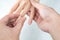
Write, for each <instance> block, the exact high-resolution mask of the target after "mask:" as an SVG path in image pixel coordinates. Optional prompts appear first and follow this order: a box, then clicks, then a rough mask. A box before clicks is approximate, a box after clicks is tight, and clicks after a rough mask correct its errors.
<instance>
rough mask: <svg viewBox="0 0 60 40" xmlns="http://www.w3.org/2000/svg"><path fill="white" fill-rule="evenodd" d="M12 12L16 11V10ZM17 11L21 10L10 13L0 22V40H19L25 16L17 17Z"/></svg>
mask: <svg viewBox="0 0 60 40" xmlns="http://www.w3.org/2000/svg"><path fill="white" fill-rule="evenodd" d="M13 9H14V8H13ZM14 10H15V11H16V9H14ZM19 10H21V9H18V10H17V11H16V12H15V11H13V10H12V11H10V14H8V15H6V16H5V17H4V18H2V19H1V20H0V40H19V35H20V33H21V30H22V27H23V24H24V22H25V20H26V18H25V15H24V16H21V15H19V14H20V12H18V11H19ZM21 11H22V10H21ZM24 13H26V12H24Z"/></svg>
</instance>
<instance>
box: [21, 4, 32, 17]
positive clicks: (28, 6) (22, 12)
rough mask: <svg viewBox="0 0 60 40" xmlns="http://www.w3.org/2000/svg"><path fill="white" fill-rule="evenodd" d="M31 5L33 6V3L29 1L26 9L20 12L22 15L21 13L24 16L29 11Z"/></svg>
mask: <svg viewBox="0 0 60 40" xmlns="http://www.w3.org/2000/svg"><path fill="white" fill-rule="evenodd" d="M30 6H31V4H30V3H28V4H27V5H26V6H25V7H24V9H23V10H22V11H21V12H20V15H21V16H24V15H25V14H26V13H27V12H28V11H29V9H30Z"/></svg>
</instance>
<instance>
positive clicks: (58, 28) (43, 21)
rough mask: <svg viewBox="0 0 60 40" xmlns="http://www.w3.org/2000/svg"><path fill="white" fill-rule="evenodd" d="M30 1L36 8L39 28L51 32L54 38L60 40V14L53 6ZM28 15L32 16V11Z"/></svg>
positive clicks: (35, 17)
mask: <svg viewBox="0 0 60 40" xmlns="http://www.w3.org/2000/svg"><path fill="white" fill-rule="evenodd" d="M30 1H31V4H32V5H33V6H34V7H35V8H36V12H35V13H34V14H35V16H34V21H35V22H36V23H37V25H38V26H39V28H40V29H41V30H43V31H45V32H48V33H50V34H51V36H52V38H53V40H60V15H59V14H58V13H57V12H56V11H55V10H54V9H53V8H50V7H48V6H46V5H43V4H39V3H37V2H36V1H34V0H30ZM37 6H38V7H37ZM28 16H30V12H29V13H28Z"/></svg>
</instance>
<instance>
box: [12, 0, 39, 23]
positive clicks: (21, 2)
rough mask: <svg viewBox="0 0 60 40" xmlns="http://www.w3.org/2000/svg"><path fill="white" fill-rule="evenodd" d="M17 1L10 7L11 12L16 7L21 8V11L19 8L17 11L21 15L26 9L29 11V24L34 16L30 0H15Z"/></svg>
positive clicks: (37, 0)
mask: <svg viewBox="0 0 60 40" xmlns="http://www.w3.org/2000/svg"><path fill="white" fill-rule="evenodd" d="M34 1H36V2H39V0H34ZM17 2H18V3H16V4H15V5H14V6H13V8H12V9H11V13H12V11H15V10H17V9H18V10H19V9H21V10H22V11H21V10H19V11H18V12H20V14H21V16H23V15H26V13H27V12H28V11H30V12H31V13H30V19H29V21H28V23H29V24H31V23H32V20H33V17H34V12H35V8H34V7H33V6H32V5H31V3H30V0H17ZM22 6H23V7H22ZM24 12H26V13H24ZM22 13H23V14H22Z"/></svg>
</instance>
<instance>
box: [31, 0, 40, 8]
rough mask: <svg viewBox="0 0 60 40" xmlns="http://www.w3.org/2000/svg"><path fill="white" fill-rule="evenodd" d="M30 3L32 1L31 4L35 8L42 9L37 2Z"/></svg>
mask: <svg viewBox="0 0 60 40" xmlns="http://www.w3.org/2000/svg"><path fill="white" fill-rule="evenodd" d="M30 1H31V4H32V5H33V6H34V7H35V8H37V9H40V4H39V3H38V2H36V1H34V0H30Z"/></svg>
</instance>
